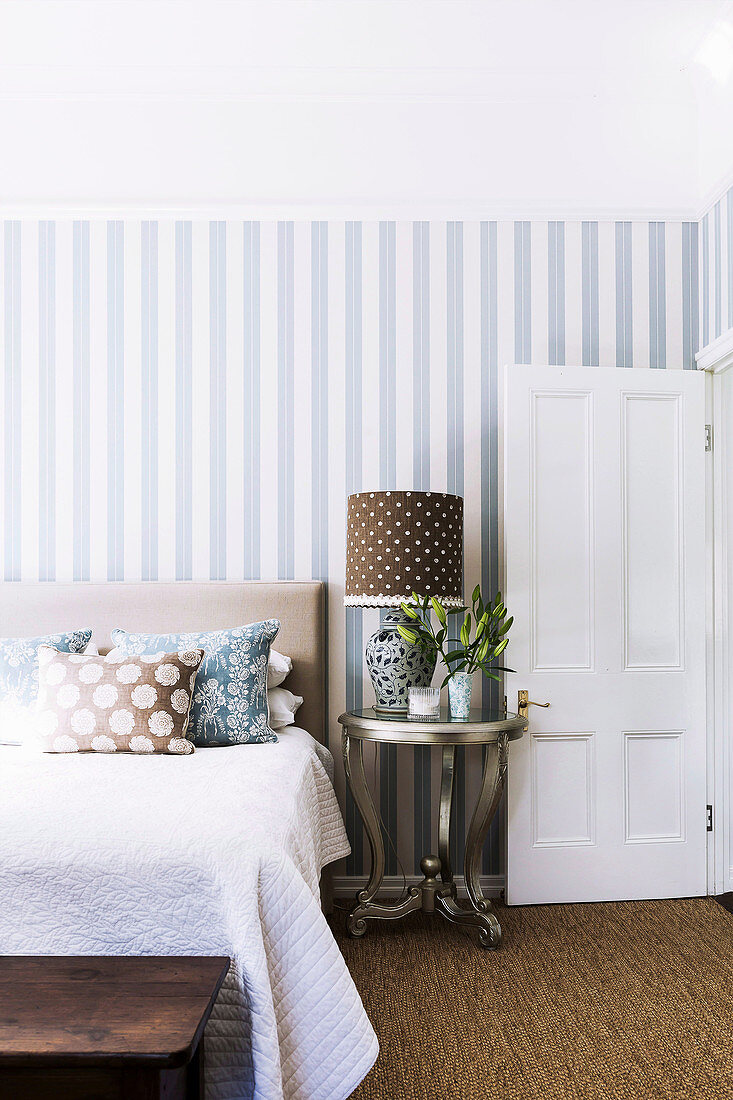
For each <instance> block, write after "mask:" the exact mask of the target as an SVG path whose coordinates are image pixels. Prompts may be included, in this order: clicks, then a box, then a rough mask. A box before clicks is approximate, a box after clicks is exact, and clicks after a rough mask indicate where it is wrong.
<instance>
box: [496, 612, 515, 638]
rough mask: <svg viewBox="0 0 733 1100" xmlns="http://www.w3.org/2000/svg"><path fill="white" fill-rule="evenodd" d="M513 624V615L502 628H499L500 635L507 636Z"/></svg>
mask: <svg viewBox="0 0 733 1100" xmlns="http://www.w3.org/2000/svg"><path fill="white" fill-rule="evenodd" d="M513 622H514V616H513V615H511V616H510V617H509V618H508V619H507V621H506V622H505V623H502V624H501V626H500V627H499V633H500V634H506V632H507V630H508V629H509V627H510V626H511V625H512V623H513Z"/></svg>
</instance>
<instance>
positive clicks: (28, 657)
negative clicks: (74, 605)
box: [0, 630, 92, 745]
mask: <svg viewBox="0 0 733 1100" xmlns="http://www.w3.org/2000/svg"><path fill="white" fill-rule="evenodd" d="M91 636H92V632H91V630H72V631H69V632H67V633H64V634H41V635H39V636H38V637H37V638H0V745H19V744H20V742H21V740H22V732H23V724H24V723H25V722H27V719H28V713H29V711H30V709H31V708H32V707H33V704H34V703H35V701H36V696H37V694H38V647H39V646H42V645H52V646H54V648H55V649H59V650H61V652H62V653H82V652H83V650H84V649H85V647H86V646H87V645H88V644H89V640H90V638H91Z"/></svg>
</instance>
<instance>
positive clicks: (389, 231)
mask: <svg viewBox="0 0 733 1100" xmlns="http://www.w3.org/2000/svg"><path fill="white" fill-rule="evenodd" d="M395 233H396V227H395V223H394V222H380V223H379V485H380V488H382V489H396V488H397V484H396V479H397V426H396V425H397V409H396V402H397V380H396V375H397V334H396V285H395V250H396V237H395ZM383 615H384V611H382V612H381V613H380V618H381V617H382V616H383ZM379 812H380V816H381V819H382V830H383V835H384V845H385V860H386V873H387V874H388V875H394V874H396V873H397V859H396V855H395V851H394V848H393V843H394V841H395V838H396V836H397V746H396V745H381V746H380V748H379ZM390 841H391V842H392V843H390Z"/></svg>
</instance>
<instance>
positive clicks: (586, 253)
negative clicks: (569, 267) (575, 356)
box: [581, 222, 599, 367]
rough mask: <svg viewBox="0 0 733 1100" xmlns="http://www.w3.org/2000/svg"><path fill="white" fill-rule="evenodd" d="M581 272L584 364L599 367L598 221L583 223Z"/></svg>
mask: <svg viewBox="0 0 733 1100" xmlns="http://www.w3.org/2000/svg"><path fill="white" fill-rule="evenodd" d="M581 233H582V260H581V274H582V279H581V281H582V285H583V303H582V342H583V352H582V354H583V366H584V367H597V366H598V364H599V345H598V317H599V310H598V222H583V224H582V229H581Z"/></svg>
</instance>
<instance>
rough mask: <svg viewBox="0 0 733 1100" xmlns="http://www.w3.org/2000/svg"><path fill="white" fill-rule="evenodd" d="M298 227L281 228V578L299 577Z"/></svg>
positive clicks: (288, 224)
mask: <svg viewBox="0 0 733 1100" xmlns="http://www.w3.org/2000/svg"><path fill="white" fill-rule="evenodd" d="M294 268H295V261H294V227H293V223H292V222H278V226H277V374H278V440H277V451H278V530H279V538H278V577H280V578H281V579H282V580H292V579H293V577H294V576H295V527H294V521H295V515H294V512H295V486H294V481H295V469H294V455H293V433H294V431H295V415H294V398H293V378H294V359H293V355H294V350H293V349H294V328H293V325H294V300H293V294H294V286H293V280H294Z"/></svg>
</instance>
